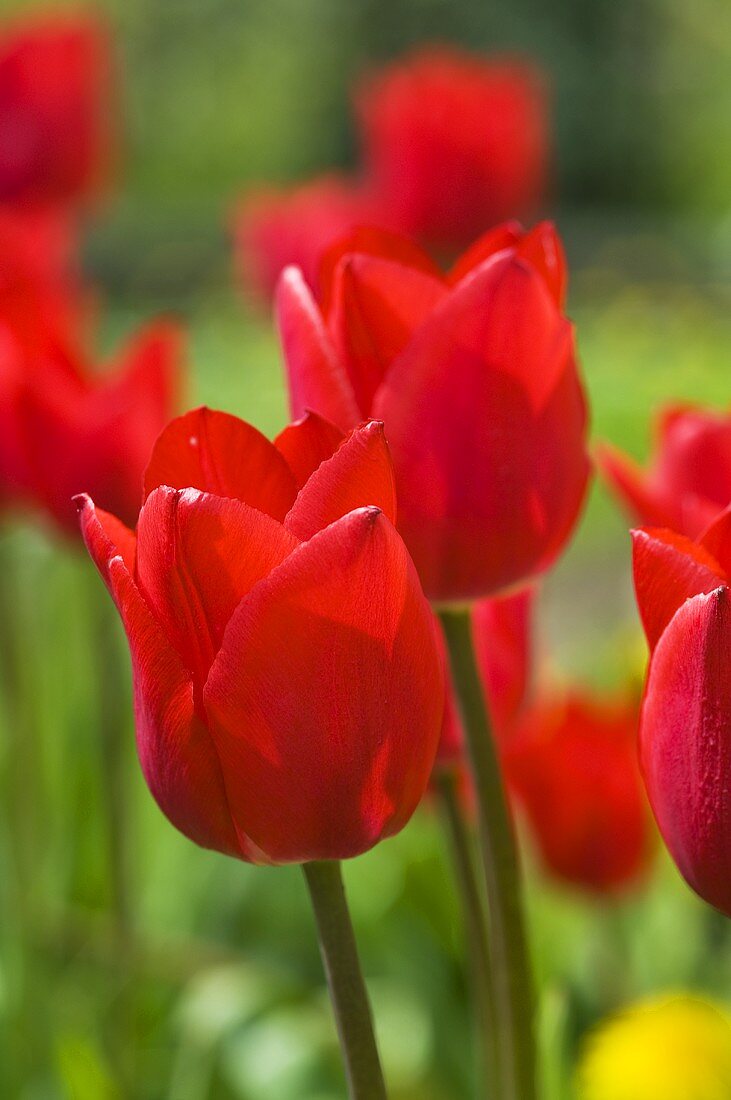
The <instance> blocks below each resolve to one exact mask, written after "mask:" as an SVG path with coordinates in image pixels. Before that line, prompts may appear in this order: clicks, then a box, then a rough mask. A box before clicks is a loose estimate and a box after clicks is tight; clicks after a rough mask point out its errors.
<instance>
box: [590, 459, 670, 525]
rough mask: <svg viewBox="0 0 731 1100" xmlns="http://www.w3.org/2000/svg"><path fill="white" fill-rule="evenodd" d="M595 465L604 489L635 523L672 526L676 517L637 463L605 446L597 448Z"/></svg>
mask: <svg viewBox="0 0 731 1100" xmlns="http://www.w3.org/2000/svg"><path fill="white" fill-rule="evenodd" d="M596 462H597V466H598V467H599V471H600V473H601V474H602V477H603V478H604V480H605V481H606V483H607V485H608V486H609V488H610V489H611V490H612V492H613V493H614V495H615V496H616V497H618V498H619V501H620V503H621V504H622V505H624V507H625V509H626V511H627V512H628V513H629V515H630V517H631V518H632V519H633V520H634V521H635V522H636V523H644V524H649V525H651V526H653V527H669V526H675V516H674V515H672V514H671V513H670V511H669V509H668V508H667V507H666V505H665V502H664V500H663V499H662V497H661V496H660V494H659V493H658V492H657V490H656V489H655V488H654V487H653V486H652V485H651V484H650V481H649V479H648V476H647V474H646V473H645V471H644V470H642V469H641V468H640V467H639V466H638V465H637V463H636V462H633V460H632V459H631V458H629V457H628V456H627V455H625V454H622V452H621V451H618V450H617V449H616V448H615V447H611V446H610V445H609V444H607V443H602V444H600V445H599V446H598V447H597V448H596Z"/></svg>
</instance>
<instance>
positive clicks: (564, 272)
mask: <svg viewBox="0 0 731 1100" xmlns="http://www.w3.org/2000/svg"><path fill="white" fill-rule="evenodd" d="M517 252H518V255H519V256H521V257H522V258H523V259H524V260H527V261H528V262H529V263H531V264H532V265H533V267H534V268H535V269H536V271H539V272H540V273H541V275H542V276H543V279H544V282H545V284H546V286H547V287H548V290H549V291H550V293H551V297H552V298H553V300H554V302H555V303H556V305H557V306H558V308H559V309H563V307H564V304H565V301H566V285H567V283H568V265H567V263H566V253H565V252H564V247H563V244H562V242H561V238H560V237H559V235H558V233H557V232H556V226H555V225H554V224H553V222H539V224H538V225H536V226H535V227H534V228H533V229H531V230H530V232H529V233H526V234H525V236H524V237H523V239H522V241H520V242H519V244H518V246H517Z"/></svg>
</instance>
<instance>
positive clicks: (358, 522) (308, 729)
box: [80, 409, 443, 863]
mask: <svg viewBox="0 0 731 1100" xmlns="http://www.w3.org/2000/svg"><path fill="white" fill-rule="evenodd" d="M340 438H341V435H340V433H338V431H337V429H335V428H334V427H333V426H332V425H330V424H327V423H326V422H324V421H322V420H321V419H320V418H319V417H314V416H309V417H308V418H307V419H305V420H304V421H302V422H300V423H299V424H295V425H292V426H290V427H289V428H288V429H286V430H285V432H284V433H282V435H281V436H280V437H279V438H278V439H277V440H275V442H274V443H270V442H269V441H268V440H267V439H266V438H265V437H264V436H262V435H261V434H260V433H259V432H257V431H256V429H254V428H252V427H251V426H250V425H248V424H245V423H243V422H242V421H239V420H237V419H236V418H235V417H232V416H228V415H226V414H224V413H216V412H211V411H210V410H207V409H198V410H195V411H194V412H191V413H188V414H187V415H186V416H184V417H181V418H179V419H178V420H176V421H173V422H172V423H171V424H170V425H169V426H168V427H167V428H166V429H165V431H164V432H163V433H162V435H161V437H160V439H159V440H158V443H157V445H156V447H155V450H154V452H153V455H152V459H151V461H150V465H149V467H148V470H147V474H146V476H145V501H144V504H143V506H142V510H141V512H140V515H139V521H138V524H137V532H136V535H135V534H133V532H132V531H130V530H128V529H126V528H125V527H124V526H123V525H122V524H121V523H120V522H119V520H117V519H116V518H115V517H113V516H110V515H108V514H106V513H104V512H101V511H98V510H97V509H96V508H95V507H94V505H93V503H92V502H91V500H90V499H89V498H88V497H85V498H83V499H82V500H81V502H80V508H81V525H82V530H83V533H84V538H85V540H86V544H87V547H88V548H89V552H90V554H91V556H92V558H93V559H94V561H95V563H96V565H97V568H98V569H99V571H100V573H101V574H102V576H103V578H104V579H105V581H106V583H107V585H108V587H109V589H110V592H111V593H112V596H113V598H114V600H115V602H116V604H117V607H118V609H119V612H120V615H121V617H122V621H123V624H124V627H125V630H126V632H127V637H128V641H129V645H130V652H131V655H132V667H133V672H134V684H135V713H136V720H137V744H138V749H139V755H140V760H141V764H142V768H143V771H144V774H145V778H146V780H147V783H148V785H149V787H150V789H151V791H152V793H153V795H154V796H155V798H156V799H157V801H158V803H159V805H160V807H161V808H162V810H163V811H164V813H165V814H166V815H167V816H168V817H169V819H170V820H171V821H172V823H173V824H174V825H176V827H177V828H178V829H180V831H181V832H183V833H185V835H186V836H188V837H190V838H191V839H192V840H194V841H196V842H197V843H198V844H201V845H203V846H204V847H208V848H214V849H217V850H218V851H221V852H224V853H226V854H228V855H233V856H238V857H239V858H241V859H244V860H249V861H252V862H258V863H290V862H306V861H310V860H336V859H342V858H346V857H349V856H355V855H358V854H359V853H360V852H364V851H366V850H367V849H369V848H371V847H372V846H373V845H374V844H376V843H377V842H378V841H379V840H380V839H382V838H383V837H386V836H390V835H392V834H393V833H396V832H398V831H399V830H400V829H401V828H402V827H403V826H404V825H405V824H406V822H407V821H408V819H409V817H410V816H411V814H412V813H413V811H414V809H415V808H416V806H417V804H418V802H419V800H420V798H421V796H422V794H423V792H424V789H425V787H426V784H427V781H428V778H429V774H430V771H431V767H432V764H433V761H434V757H435V753H436V748H437V740H438V737H439V729H440V724H441V720H442V709H443V680H442V668H441V663H440V657H439V653H438V650H437V641H436V634H435V629H434V622H433V616H432V612H431V610H430V608H429V605H428V604H427V602H426V600H425V598H424V596H423V593H422V591H421V587H420V585H419V581H418V578H417V576H416V572H415V570H414V567H413V565H412V563H411V561H410V559H409V557H408V554H407V552H406V549H405V547H404V545H403V542H402V541H401V539H400V537H399V536H398V534H397V533H396V531H395V529H394V527H393V526H392V522H391V520H392V519H393V518H394V515H395V496H394V484H393V473H392V469H391V463H390V458H389V454H388V449H387V447H386V445H385V441H384V437H383V430H382V426H381V425H379V424H377V423H373V422H372V423H370V424H366V425H365V426H364V427H362V428H359V429H357V430H356V431H354V432H352V433H351V434H350V435H349V436H348V437H347V438H345V439H344V440H343V441H342V442H340V443H338V442H337V441H338V440H339V439H340ZM324 456H327V457H324Z"/></svg>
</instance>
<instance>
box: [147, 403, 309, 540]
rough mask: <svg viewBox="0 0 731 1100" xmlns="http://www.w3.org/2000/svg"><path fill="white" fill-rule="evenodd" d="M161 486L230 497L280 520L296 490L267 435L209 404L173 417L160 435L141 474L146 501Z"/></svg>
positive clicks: (289, 505) (292, 475)
mask: <svg viewBox="0 0 731 1100" xmlns="http://www.w3.org/2000/svg"><path fill="white" fill-rule="evenodd" d="M160 485H170V486H172V487H173V488H174V489H188V488H190V489H200V490H201V491H202V492H204V493H214V494H215V495H216V496H219V497H231V498H233V499H236V500H240V501H243V502H244V503H245V504H248V505H249V506H250V507H252V508H257V509H258V510H259V511H260V512H266V513H267V515H270V516H272V517H273V518H274V519H279V520H281V519H284V517H285V515H286V514H287V512H288V511H289V509H290V508H291V506H292V502H293V501H294V498H295V496H296V494H297V486H296V482H295V478H294V474H293V473H292V471H291V470H290V468H289V466H288V464H287V462H286V460H285V459H284V457H283V456H282V455H281V454H280V452H279V451H278V450H277V448H276V447H275V446H274V444H273V443H272V442H270V440H268V439H267V438H266V436H264V435H262V434H261V432H259V431H257V429H256V428H253V427H252V426H251V424H247V423H246V422H245V421H243V420H239V418H238V417H236V416H231V415H230V414H229V413H224V412H216V411H214V410H213V409H207V408H199V409H193V410H192V411H191V412H188V413H186V414H185V415H184V416H179V417H177V418H176V419H175V420H172V421H171V422H170V423H169V424H168V426H167V427H166V428H165V430H164V431H163V432H162V434H161V435H160V437H159V438H158V440H157V443H156V444H155V447H154V450H153V452H152V457H151V459H150V463H149V465H148V467H147V470H146V472H145V499H147V497H148V496H149V495H150V493H151V492H152V491H153V490H154V489H156V488H158V486H160Z"/></svg>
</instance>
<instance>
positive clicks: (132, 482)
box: [0, 318, 182, 535]
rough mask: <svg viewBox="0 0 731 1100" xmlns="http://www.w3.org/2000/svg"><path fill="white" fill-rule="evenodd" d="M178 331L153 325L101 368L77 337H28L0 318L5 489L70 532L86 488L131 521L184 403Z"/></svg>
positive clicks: (0, 472) (0, 478) (0, 465)
mask: <svg viewBox="0 0 731 1100" xmlns="http://www.w3.org/2000/svg"><path fill="white" fill-rule="evenodd" d="M181 336H182V334H181V333H180V331H179V330H178V328H177V327H176V326H174V325H172V324H169V323H167V322H158V323H155V324H152V325H150V326H149V327H148V328H147V329H144V330H143V331H141V332H140V333H138V334H137V335H136V336H135V338H134V339H133V340H132V341H131V342H130V343H129V344H128V345H127V346H126V347H125V348H123V350H122V351H121V352H120V353H118V355H117V357H116V360H115V361H114V362H113V363H112V364H111V366H110V367H109V369H108V370H105V371H104V372H103V373H101V374H99V373H96V372H95V371H94V369H93V368H92V366H91V364H90V363H89V362H88V361H87V357H86V356H85V355H84V354H82V352H81V350H80V349H79V348H78V347H77V346H76V344H75V343H74V344H73V345H72V344H71V343H70V342H69V341H67V340H62V339H60V338H58V337H57V336H56V335H55V334H49V333H47V334H46V338H45V339H43V340H41V339H40V337H39V338H38V339H36V340H35V341H27V340H26V339H24V338H22V337H21V336H20V335H19V334H18V332H17V331H16V330H15V329H13V328H12V327H11V326H9V325H4V324H3V323H2V319H1V318H0V485H1V486H2V493H3V496H4V497H7V498H9V499H10V500H14V501H16V502H17V503H19V504H21V505H30V506H31V507H35V508H38V509H40V510H41V511H42V512H44V513H46V514H47V515H49V516H50V517H51V518H52V519H53V520H54V521H55V522H56V523H57V524H58V525H59V527H60V528H61V529H62V530H63V531H65V532H66V533H68V534H72V535H76V534H78V523H77V521H76V510H75V508H74V505H73V502H72V498H73V497H74V496H75V495H76V494H77V493H80V492H83V491H84V490H89V491H90V492H92V493H93V494H94V498H95V499H96V500H98V501H99V503H100V504H103V505H104V506H105V507H107V508H109V509H112V510H114V512H115V514H117V515H119V516H120V518H121V519H122V520H123V521H125V522H127V523H134V521H135V519H136V517H137V513H138V511H139V504H140V498H141V493H142V475H143V473H144V470H145V465H146V463H147V460H148V458H149V456H150V451H151V449H152V446H153V443H154V442H155V439H156V438H157V436H158V435H159V433H160V431H161V430H162V428H163V426H164V425H165V424H166V423H167V421H168V420H169V419H170V416H171V414H172V412H173V411H174V408H175V405H176V404H177V396H178V389H179V383H180V371H181V352H182V347H181Z"/></svg>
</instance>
